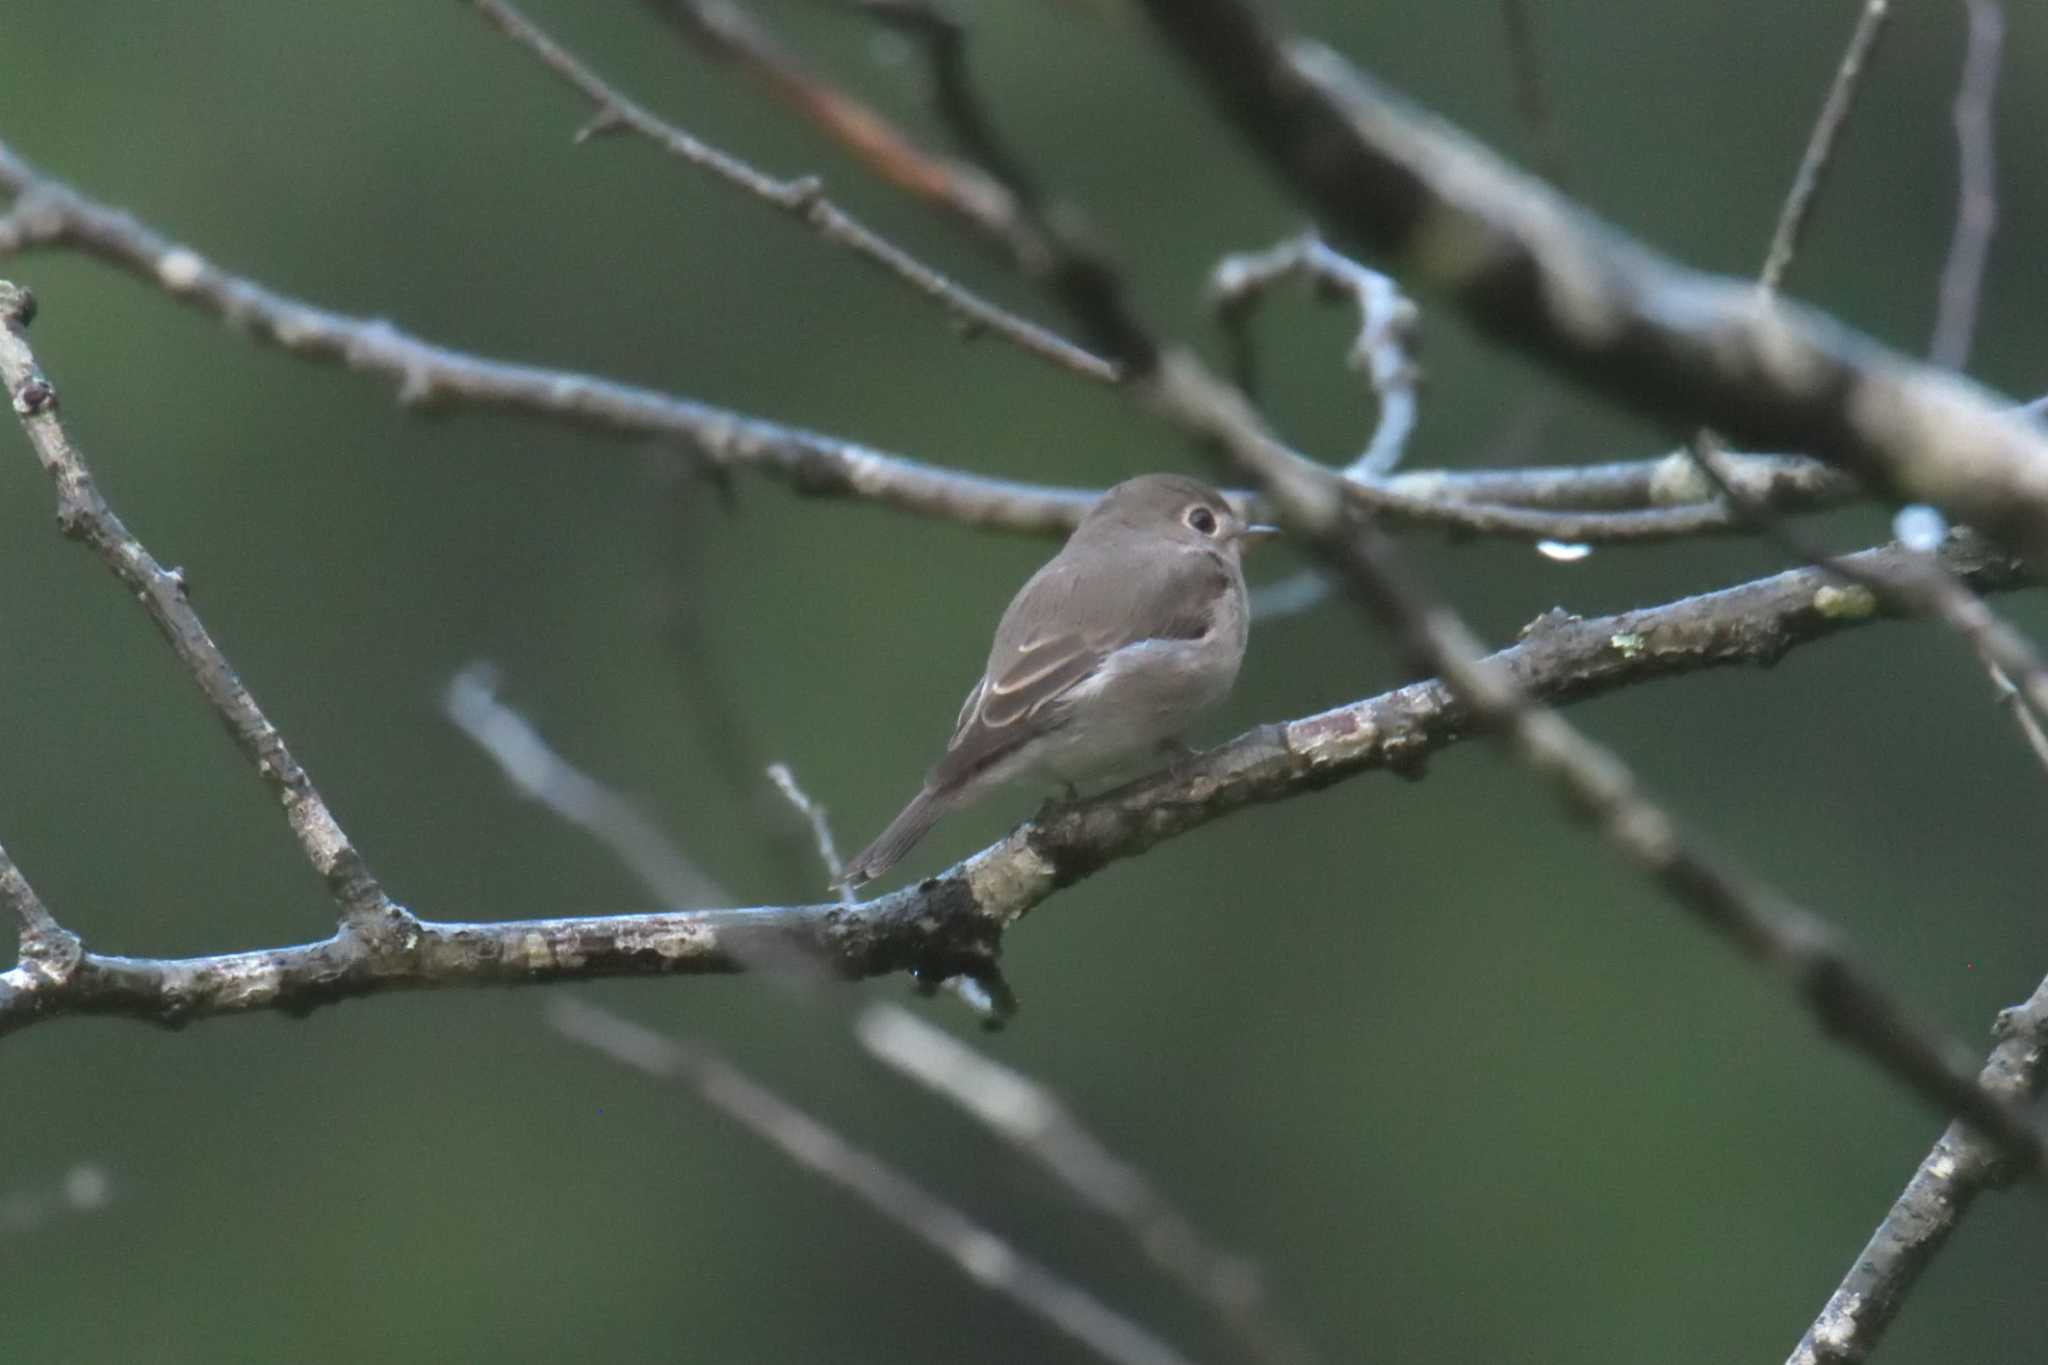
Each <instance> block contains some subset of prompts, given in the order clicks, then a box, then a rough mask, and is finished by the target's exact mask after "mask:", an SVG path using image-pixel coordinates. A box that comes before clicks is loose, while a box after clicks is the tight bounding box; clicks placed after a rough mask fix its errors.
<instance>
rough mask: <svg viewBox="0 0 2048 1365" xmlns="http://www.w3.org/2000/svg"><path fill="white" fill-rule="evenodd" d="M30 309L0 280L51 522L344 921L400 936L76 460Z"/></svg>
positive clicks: (395, 910) (303, 778) (282, 753)
mask: <svg viewBox="0 0 2048 1365" xmlns="http://www.w3.org/2000/svg"><path fill="white" fill-rule="evenodd" d="M34 315H35V301H34V299H33V298H32V297H31V296H30V295H29V292H28V291H27V290H25V289H22V288H20V287H18V286H16V285H14V284H10V283H8V282H6V281H4V280H0V384H4V386H5V388H6V392H7V395H8V398H9V400H10V402H11V403H12V404H13V407H14V412H15V415H16V416H17V417H19V418H20V419H21V427H22V430H23V431H24V432H25V433H27V435H28V439H29V444H30V445H31V446H32V447H33V448H34V450H35V454H36V459H37V461H38V462H39V463H40V464H41V465H42V467H43V472H44V473H46V474H48V475H49V476H50V481H51V482H52V483H54V484H55V485H56V488H57V524H58V526H59V527H60V528H61V529H62V531H63V532H64V534H65V535H66V536H68V537H70V538H71V539H73V540H76V541H79V542H81V543H82V544H84V545H85V546H87V547H88V548H89V549H91V550H92V551H93V553H94V554H96V555H98V556H99V558H100V562H101V563H103V564H105V565H106V566H107V568H108V569H109V570H111V571H112V573H113V575H114V577H115V578H116V579H118V580H119V581H120V583H121V585H122V587H124V588H126V589H127V590H128V592H130V593H131V594H133V595H134V597H135V600H136V601H137V602H138V603H140V604H141V606H142V610H143V611H144V613H146V614H147V615H148V617H149V619H150V621H151V622H152V623H153V624H154V625H155V626H156V628H157V629H158V630H159V631H160V632H162V634H163V637H164V639H165V640H166V641H168V642H169V644H170V646H171V650H172V652H173V653H175V654H176V655H177V656H178V661H179V663H181V664H182V665H184V668H185V671H186V672H187V673H190V674H191V675H192V680H193V681H194V682H196V683H197V684H198V685H199V690H200V692H201V693H202V694H203V695H204V696H205V697H206V700H207V702H208V703H209V704H210V705H211V706H212V707H213V710H214V713H215V714H216V715H218V716H219V717H220V719H221V721H222V723H223V724H225V725H226V726H227V729H228V733H229V734H230V735H232V736H233V737H234V741H235V746H236V747H237V748H238V749H240V750H241V751H242V755H243V757H245V758H247V759H248V760H249V762H250V764H251V765H252V766H254V767H255V769H256V771H257V773H258V775H259V776H261V777H262V779H263V780H264V782H265V783H266V784H267V785H268V786H269V787H270V789H271V791H272V793H273V794H275V796H276V797H277V799H278V802H279V804H280V805H281V806H282V807H283V810H284V815H285V820H286V822H287V823H288V824H289V825H290V826H291V831H292V834H293V837H295V838H296V839H297V840H298V843H299V848H300V849H301V850H302V851H303V852H304V853H305V855H306V860H307V861H308V862H310V863H311V864H312V865H313V868H314V870H315V871H317V872H318V873H319V874H320V876H321V878H322V880H324V881H325V882H326V883H327V889H328V892H329V893H330V894H331V895H332V896H333V897H334V899H335V902H336V903H337V904H338V905H339V906H340V907H341V912H342V919H343V923H344V927H345V928H346V929H347V930H348V931H349V932H352V933H356V934H360V935H364V936H368V937H382V936H385V935H391V934H396V935H399V936H401V937H402V936H403V935H404V934H405V932H406V930H407V922H408V919H409V917H408V916H407V915H406V913H405V911H404V910H403V909H401V908H400V907H399V906H397V905H395V904H393V903H392V901H391V900H390V898H389V897H387V896H386V895H385V894H384V889H383V887H382V886H380V885H379V884H378V882H377V879H376V877H375V876H374V875H373V874H372V873H371V871H370V867H369V864H368V863H367V862H365V861H364V860H363V857H362V855H361V854H359V853H358V852H356V848H355V845H354V844H352V843H350V842H349V838H348V836H347V835H346V834H344V833H343V832H342V829H341V826H340V825H339V824H338V823H336V821H335V819H334V816H333V814H332V813H331V812H330V811H329V810H328V808H327V803H326V801H324V800H323V799H321V796H320V793H319V791H318V790H317V789H316V788H315V787H314V786H313V780H312V778H310V777H308V776H307V775H306V771H305V769H304V768H302V767H300V766H299V762H298V760H297V759H295V758H294V757H293V756H292V753H291V750H290V749H289V748H287V747H286V745H285V741H284V736H283V735H282V734H280V733H279V732H278V730H277V727H276V726H274V725H272V724H271V723H270V720H269V718H268V717H267V716H265V715H264V714H263V712H262V710H261V709H260V708H259V707H258V706H257V705H256V699H255V698H254V697H253V696H251V695H250V693H249V689H248V688H246V687H244V686H243V685H242V680H241V679H240V678H239V677H238V676H236V673H235V670H234V667H233V665H231V664H230V663H229V662H228V659H227V656H226V655H225V654H223V653H222V652H221V649H220V646H218V645H216V644H215V643H214V641H213V637H212V636H211V635H209V634H207V631H206V626H205V624H204V623H203V622H201V621H200V619H199V613H198V612H196V611H194V610H193V609H192V603H191V601H190V600H189V598H188V597H187V595H186V589H185V576H184V574H183V573H182V572H180V571H179V570H177V569H166V568H165V567H163V565H161V564H159V563H158V562H157V560H156V558H155V557H154V556H152V555H151V554H150V553H149V551H148V550H146V549H144V548H143V547H142V543H141V542H140V541H138V540H137V539H136V538H135V537H134V536H133V535H131V534H130V533H129V531H128V528H127V527H126V526H125V525H123V524H122V522H121V519H120V518H119V517H118V516H116V515H115V514H114V509H113V508H112V507H110V506H109V505H108V504H107V500H106V499H105V498H103V497H101V496H100V492H99V489H98V487H97V486H96V485H95V484H94V483H93V479H92V474H91V472H90V471H89V470H88V469H87V468H86V464H85V459H84V457H83V456H82V455H80V454H79V452H78V448H77V447H76V446H74V445H72V443H71V439H70V437H69V436H68V435H67V434H66V433H65V430H64V424H63V422H62V421H61V420H60V419H59V418H58V416H57V390H56V388H55V386H53V385H52V384H51V383H50V381H49V380H48V379H47V378H46V377H45V376H44V375H43V372H42V371H41V369H39V368H38V367H37V365H36V358H35V354H34V352H33V351H31V350H30V348H29V344H28V330H27V329H28V323H29V320H30V319H31V318H32V317H33V316H34Z"/></svg>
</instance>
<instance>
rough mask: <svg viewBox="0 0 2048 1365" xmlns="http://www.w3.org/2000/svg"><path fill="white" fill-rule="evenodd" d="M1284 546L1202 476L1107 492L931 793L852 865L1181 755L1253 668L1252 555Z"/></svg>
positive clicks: (1008, 617) (882, 867) (1052, 569)
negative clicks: (1257, 549)
mask: <svg viewBox="0 0 2048 1365" xmlns="http://www.w3.org/2000/svg"><path fill="white" fill-rule="evenodd" d="M1274 534H1276V532H1275V530H1274V528H1273V527H1270V526H1254V525H1249V524H1247V523H1246V522H1245V521H1244V519H1243V518H1241V517H1239V516H1238V515H1237V513H1236V512H1234V511H1233V510H1231V507H1230V504H1229V503H1228V502H1226V501H1225V500H1224V498H1223V495H1222V494H1220V493H1218V492H1216V490H1215V489H1213V488H1209V487H1206V486H1205V485H1203V484H1200V483H1197V482H1196V481H1195V480H1193V479H1185V478H1181V477H1180V476H1178V475H1174V474H1146V475H1142V476H1140V477H1138V478H1135V479H1130V480H1127V481H1125V482H1123V483H1120V484H1118V485H1117V486H1116V487H1114V488H1112V489H1110V490H1109V491H1108V492H1107V493H1104V494H1103V495H1102V497H1101V499H1100V500H1098V501H1097V502H1096V504H1095V505H1094V506H1093V507H1091V508H1090V509H1088V514H1087V515H1086V516H1085V517H1083V518H1082V519H1081V524H1080V525H1079V526H1078V527H1076V528H1075V530H1074V533H1073V535H1071V536H1069V537H1068V538H1067V543H1066V545H1065V547H1063V548H1062V549H1061V550H1060V552H1059V553H1058V554H1057V555H1055V556H1053V558H1052V559H1051V560H1050V561H1049V562H1048V563H1047V564H1046V565H1045V567H1044V568H1042V569H1040V570H1039V571H1038V572H1037V573H1035V574H1033V575H1032V576H1031V581H1030V582H1028V583H1026V584H1025V585H1024V586H1023V588H1022V589H1020V590H1019V591H1018V593H1017V595H1016V597H1015V598H1013V599H1011V602H1010V605H1009V608H1008V610H1006V611H1004V613H1003V619H1002V621H1001V623H1000V624H998V625H997V626H996V638H995V643H994V644H993V645H992V646H991V647H990V649H989V654H988V667H987V669H986V670H985V671H984V672H983V673H982V675H981V681H979V682H977V683H976V684H975V685H974V687H973V689H972V690H971V691H969V692H968V694H967V701H966V703H965V704H964V705H962V706H961V708H960V718H959V720H958V721H956V722H955V723H954V726H953V736H952V738H951V739H950V740H948V741H947V742H946V752H945V754H944V755H943V756H942V757H941V758H940V759H939V761H938V762H937V763H935V764H933V765H932V769H931V771H930V772H929V773H928V774H926V776H925V780H924V789H923V790H922V791H920V792H919V793H918V794H917V795H916V796H914V797H912V798H911V801H910V804H909V805H907V806H905V807H904V808H903V812H902V814H900V815H898V816H897V817H896V818H895V819H894V820H892V821H890V822H889V827H888V828H887V829H885V830H883V831H882V833H881V834H880V835H879V836H877V838H876V839H875V841H874V842H873V843H871V844H869V845H868V846H867V847H866V848H864V849H862V850H861V851H860V853H859V854H857V855H856V856H855V857H854V859H853V860H852V861H851V862H849V863H848V864H847V865H846V872H845V874H844V876H843V877H842V879H841V880H842V881H843V882H844V884H846V885H848V886H858V885H860V884H861V883H862V882H866V881H871V880H873V879H874V878H876V877H878V876H880V875H881V874H882V873H884V872H886V871H888V870H889V868H890V867H892V866H893V865H894V864H895V863H896V861H897V860H898V859H899V858H901V857H902V856H903V855H904V854H905V853H908V852H909V851H910V848H911V846H912V845H913V844H915V843H916V842H917V841H918V840H919V839H921V838H923V837H924V835H925V833H926V831H928V830H929V829H931V827H932V826H933V825H934V824H936V823H937V822H938V820H939V819H940V817H941V816H943V815H945V814H946V813H947V812H948V811H951V810H954V809H956V808H958V807H960V806H964V805H967V804H969V803H971V802H974V801H977V800H979V799H980V798H981V797H982V796H984V795H986V794H987V793H988V792H989V791H990V790H992V789H994V788H995V787H998V786H1001V785H1002V784H1004V783H1006V782H1009V781H1012V780H1014V779H1017V778H1020V777H1040V778H1050V779H1052V780H1053V781H1055V782H1058V783H1060V784H1061V785H1063V786H1065V787H1066V788H1068V789H1069V790H1070V791H1071V790H1072V788H1073V785H1074V782H1075V780H1076V779H1077V778H1080V777H1083V776H1088V775H1091V774H1096V773H1101V772H1104V771H1108V770H1113V769H1117V768H1120V767H1124V766H1126V765H1128V764H1129V763H1130V762H1131V761H1132V760H1134V759H1139V758H1142V757H1144V756H1146V755H1148V754H1153V753H1158V752H1160V751H1162V750H1172V749H1175V748H1177V747H1178V744H1179V739H1180V736H1181V733H1182V732H1183V730H1185V728H1186V727H1187V724H1188V722H1189V721H1190V720H1192V719H1193V718H1194V716H1195V714H1196V713H1197V712H1199V711H1201V710H1202V709H1203V708H1205V707H1208V706H1211V705H1213V704H1214V703H1216V702H1218V701H1221V700H1222V699H1223V697H1224V696H1225V695H1227V694H1228V693H1229V691H1230V686H1231V684H1232V683H1233V682H1235V681H1236V680H1237V669H1238V665H1239V664H1240V663H1241V662H1243V659H1244V647H1245V637H1246V632H1247V629H1248V627H1249V624H1250V613H1249V611H1248V610H1247V607H1246V603H1245V587H1244V567H1243V562H1242V560H1243V555H1244V551H1245V550H1246V549H1247V548H1248V547H1249V546H1251V545H1254V544H1256V543H1258V542H1259V541H1262V540H1265V539H1266V538H1268V537H1270V536H1272V535H1274Z"/></svg>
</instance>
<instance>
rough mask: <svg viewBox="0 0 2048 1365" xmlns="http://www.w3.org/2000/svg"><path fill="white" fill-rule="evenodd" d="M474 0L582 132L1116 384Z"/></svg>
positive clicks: (812, 181) (1022, 344)
mask: <svg viewBox="0 0 2048 1365" xmlns="http://www.w3.org/2000/svg"><path fill="white" fill-rule="evenodd" d="M474 3H475V6H476V9H477V10H478V11H479V12H480V13H481V14H483V16H484V17H485V18H487V19H489V20H490V21H491V22H492V23H493V24H495V25H497V27H498V29H499V30H500V31H501V32H503V33H504V34H505V35H506V36H507V37H509V38H511V39H512V40H513V41H514V42H516V43H518V44H519V45H520V46H522V47H524V48H525V49H526V50H527V51H528V52H531V53H532V54H533V55H534V57H535V58H537V59H538V60H539V61H540V63H541V64H542V65H543V66H545V67H547V69H548V70H549V71H552V72H553V73H554V74H555V75H556V76H557V77H559V78H560V79H561V80H562V81H563V82H565V83H566V84H567V85H569V86H570V87H571V88H572V89H574V90H575V91H576V92H577V93H578V94H580V95H582V96H583V98H584V99H586V100H588V101H589V102H590V103H591V105H592V107H593V108H594V109H595V110H596V116H595V119H594V120H593V122H592V123H591V124H590V125H589V126H588V127H587V128H586V129H585V130H584V131H585V133H586V134H596V133H605V132H613V131H618V130H622V129H623V130H627V131H631V132H633V133H637V134H638V135H639V136H641V137H643V138H645V139H646V140H647V141H649V142H651V143H653V144H654V145H655V146H657V147H659V148H660V149H661V150H662V151H663V152H665V153H667V154H668V155H669V156H672V157H674V158H676V159H677V160H679V161H682V162H685V163H686V164H688V165H691V166H694V167H697V168H698V169H700V170H704V171H708V172H709V173H710V174H712V175H713V176H716V177H717V178H718V179H719V180H722V181H724V182H725V183H726V184H728V185H731V186H733V187H734V188H735V189H738V190H741V191H743V192H745V193H746V194H749V195H751V196H753V197H754V198H756V199H759V200H761V201H762V202H763V203H766V204H769V205H772V206H773V207H775V208H778V209H781V210H782V211H783V212H785V213H787V214H790V215H791V216H792V217H794V218H796V219H797V220H798V221H799V222H802V223H803V224H804V225H805V226H806V227H809V228H810V229H811V230H812V231H814V232H816V233H817V234H818V235H819V236H821V237H823V238H824V239H825V240H826V241H828V242H831V243H832V244H833V245H835V246H841V247H844V248H846V249H847V250H848V251H851V252H852V253H853V254H854V255H856V256H859V257H860V258H861V259H863V260H865V261H868V262H869V263H871V264H873V265H876V266H879V267H881V268H882V270H884V271H885V272H887V273H888V274H889V275H891V276H893V277H895V278H896V279H898V280H900V281H901V282H903V283H904V284H907V285H909V286H910V287H911V288H912V289H914V290H916V291H917V292H918V293H920V294H922V295H924V296H925V297H926V298H929V299H932V300H933V301H935V302H937V303H938V304H940V305H941V306H942V307H944V308H945V309H946V310H947V311H948V312H950V313H952V314H953V315H954V316H955V317H956V318H958V319H959V320H960V322H961V323H962V324H963V325H964V326H965V327H966V328H967V329H968V330H969V332H970V333H973V332H981V331H987V332H992V333H994V334H995V335H997V336H1000V337H1002V338H1003V339H1004V340H1005V341H1008V342H1010V343H1011V344H1012V345H1014V346H1016V347H1017V348H1018V349H1020V350H1023V351H1026V352H1028V353H1029V354H1031V355H1035V356H1037V357H1038V358H1039V359H1041V360H1048V361H1051V362H1052V363H1053V364H1055V365H1058V366H1059V367H1060V368H1062V369H1065V370H1067V371H1069V372H1071V373H1074V374H1078V375H1081V376H1082V377H1084V378H1087V379H1093V380H1097V381H1099V382H1101V383H1105V384H1109V383H1114V382H1116V378H1117V369H1116V366H1115V365H1114V364H1112V363H1111V362H1109V361H1106V360H1104V359H1102V358H1101V357H1100V356H1095V355H1091V354H1089V353H1088V352H1087V351H1084V350H1082V349H1081V348H1080V347H1078V346H1076V345H1074V344H1073V343H1072V342H1070V341H1067V340H1065V339H1064V338H1061V337H1059V336H1055V335H1054V334H1053V333H1052V332H1050V331H1047V330H1046V329H1045V328H1043V327H1040V326H1039V325H1038V324H1036V323H1034V322H1030V321H1028V320H1026V319H1024V318H1020V317H1018V316H1017V315H1015V314H1014V313H1011V312H1009V311H1007V310H1005V309H1003V308H999V307H997V306H996V305H995V304H993V303H990V302H989V301H988V300H986V299H984V298H982V297H981V296H980V295H978V294H975V293H973V292H972V291H970V290H968V289H966V288H964V287H962V286H961V285H959V284H957V283H955V282H954V281H952V280H950V279H948V278H947V277H946V276H944V275H942V274H940V273H939V272H938V271H936V270H934V269H932V268H931V267H930V266H928V265H926V264H924V262H922V261H920V260H918V259H917V258H916V257H914V256H912V255H911V254H910V253H909V252H907V251H905V250H904V249H903V248H902V247H899V246H897V245H896V244H895V243H894V242H891V241H889V240H887V239H886V238H884V237H883V236H882V235H881V234H879V233H877V232H875V231H874V230H873V229H871V228H869V227H867V226H866V225H865V224H863V223H861V222H860V221H859V220H858V219H856V218H854V217H853V215H851V214H849V213H847V212H846V211H845V210H844V209H841V208H840V207H839V206H838V205H836V204H834V203H833V202H832V201H831V200H829V199H827V198H826V197H825V195H824V192H823V189H822V188H821V187H820V185H819V182H818V181H817V179H816V178H814V177H806V178H803V179H798V180H778V179H776V178H775V177H774V176H771V175H768V174H766V173H765V172H763V171H760V170H757V169H756V168H755V167H753V166H751V165H749V164H747V163H746V162H744V161H742V160H740V159H739V158H738V157H735V156H732V155H731V154H729V153H726V152H722V151H720V150H718V149H717V148H716V147H712V146H709V145H707V144H705V143H703V142H700V141H698V140H697V139H696V138H694V137H692V136H690V135H689V134H688V133H686V132H684V131H683V130H682V129H680V128H677V127H676V126H674V125H673V124H670V123H666V122H664V121H663V120H661V119H658V118H656V117H655V116H654V115H653V114H651V113H649V112H648V111H647V110H645V109H643V108H641V107H640V106H639V105H638V104H635V103H634V102H633V101H631V100H629V99H627V98H626V97H625V96H624V95H622V94H620V93H619V92H618V91H617V90H615V89H613V88H612V87H611V85H609V84H608V83H607V82H606V81H605V80H604V79H603V78H602V77H600V76H598V75H597V73H596V72H594V71H592V70H591V69H590V68H589V67H588V66H586V65H585V64H584V63H583V62H582V61H581V60H579V59H578V58H577V57H576V56H575V55H574V54H573V53H571V52H569V51H568V50H567V49H566V48H564V47H562V46H561V45H560V44H559V43H557V42H555V41H554V39H552V38H550V37H549V36H548V35H547V34H546V33H544V32H542V31H541V29H540V28H539V27H537V26H536V25H535V24H534V23H533V22H532V21H531V20H529V19H527V18H526V17H525V16H524V15H522V14H520V13H519V11H518V10H516V9H514V8H513V7H512V6H511V5H509V4H506V3H504V0H474Z"/></svg>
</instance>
